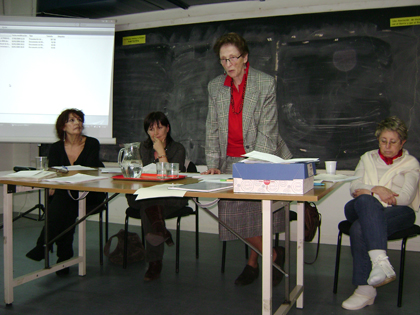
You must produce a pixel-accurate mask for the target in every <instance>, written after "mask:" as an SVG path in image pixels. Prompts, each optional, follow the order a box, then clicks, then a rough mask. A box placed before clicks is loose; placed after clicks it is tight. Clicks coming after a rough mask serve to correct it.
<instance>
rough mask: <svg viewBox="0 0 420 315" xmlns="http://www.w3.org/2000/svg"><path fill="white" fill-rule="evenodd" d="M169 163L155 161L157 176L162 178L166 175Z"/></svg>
mask: <svg viewBox="0 0 420 315" xmlns="http://www.w3.org/2000/svg"><path fill="white" fill-rule="evenodd" d="M168 168H169V163H167V162H157V163H156V176H157V178H160V179H164V178H167V177H168Z"/></svg>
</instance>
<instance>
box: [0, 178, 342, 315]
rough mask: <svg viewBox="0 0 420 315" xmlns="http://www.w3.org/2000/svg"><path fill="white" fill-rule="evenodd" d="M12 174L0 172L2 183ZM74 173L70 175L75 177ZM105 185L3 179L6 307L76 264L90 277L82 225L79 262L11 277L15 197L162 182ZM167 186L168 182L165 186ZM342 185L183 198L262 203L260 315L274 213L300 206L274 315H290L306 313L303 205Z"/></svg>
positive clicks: (82, 210) (268, 309) (131, 188)
mask: <svg viewBox="0 0 420 315" xmlns="http://www.w3.org/2000/svg"><path fill="white" fill-rule="evenodd" d="M8 173H10V172H0V177H2V176H4V175H6V174H8ZM84 173H88V174H91V175H98V173H97V172H95V171H90V172H84ZM71 174H72V172H70V173H69V175H71ZM101 176H105V177H107V179H103V180H98V181H89V182H83V183H78V184H65V183H56V182H45V181H41V182H32V181H26V180H25V181H23V180H10V179H0V184H3V224H4V228H3V235H4V247H3V251H4V292H5V293H4V300H5V303H6V304H12V302H13V300H14V296H13V288H14V287H15V286H18V285H21V284H23V283H26V282H29V281H32V280H34V279H38V278H40V277H43V276H45V275H48V274H50V273H53V272H55V271H57V270H60V269H63V268H66V267H69V266H71V265H75V264H78V267H79V275H80V276H84V275H86V222H85V221H82V222H81V223H80V224H79V228H78V233H79V256H78V257H75V258H72V259H69V260H67V261H64V262H61V263H59V264H55V265H52V266H49V265H48V261H47V262H46V267H45V268H44V269H41V270H38V271H35V272H31V273H29V274H26V275H23V276H20V277H18V278H14V277H13V221H12V220H13V194H15V193H19V192H23V191H28V190H31V189H33V188H36V189H39V188H43V189H45V190H46V193H47V192H48V190H49V189H66V190H76V191H79V194H80V195H81V194H82V193H83V192H106V193H111V194H114V195H113V196H111V198H113V197H115V195H117V194H133V193H134V192H136V191H137V190H138V189H140V188H146V187H150V186H154V185H158V184H160V183H161V182H146V181H131V180H113V179H112V178H111V175H107V174H101ZM197 181H198V180H197V179H194V178H190V177H187V178H185V179H181V180H176V181H174V183H177V184H189V183H195V182H197ZM165 183H167V182H165ZM338 186H339V184H332V183H326V184H325V186H316V187H315V188H314V189H312V190H310V191H309V192H307V193H306V194H304V195H285V194H254V193H252V194H248V193H234V192H233V190H232V189H230V190H224V191H219V192H211V193H208V192H187V193H186V194H185V197H193V198H215V199H244V200H261V203H262V230H263V235H262V238H263V247H262V248H263V253H262V289H263V290H262V314H263V315H268V314H270V315H271V314H273V309H272V295H273V294H272V247H273V237H272V235H273V234H272V218H273V211H274V210H276V209H278V208H279V207H281V206H282V205H283V202H293V201H296V202H297V217H298V218H297V242H296V243H297V244H296V246H297V261H296V286H295V287H294V288H293V289H292V291H291V292H290V291H289V281H290V280H289V279H290V277H289V271H290V263H289V258H290V255H289V237H290V235H289V229H288V222H289V220H288V217H289V214H288V207H286V210H287V211H286V222H287V224H286V246H285V247H286V262H285V268H284V272H285V288H286V290H285V293H286V298H285V301H284V303H283V304H282V305H281V306H280V307H279V309H278V310H276V311H275V313H274V314H275V315H279V314H286V313H287V312H288V311H289V310H290V308H291V307H292V306H293V305H294V304H296V307H298V308H303V302H304V300H303V291H304V234H305V233H304V232H305V231H304V229H305V222H304V220H305V216H304V202H305V201H309V202H317V201H319V200H321V199H322V198H323V197H325V196H326V195H327V194H328V193H330V192H331V191H333V190H334V189H336V188H337V187H338ZM85 215H86V204H85V200H84V199H83V200H80V201H79V218H83V217H84V216H85Z"/></svg>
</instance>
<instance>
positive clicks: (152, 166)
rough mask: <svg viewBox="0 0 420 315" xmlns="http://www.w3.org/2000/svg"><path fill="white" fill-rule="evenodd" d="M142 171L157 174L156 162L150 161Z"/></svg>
mask: <svg viewBox="0 0 420 315" xmlns="http://www.w3.org/2000/svg"><path fill="white" fill-rule="evenodd" d="M142 172H143V173H147V174H156V164H155V163H150V164H148V165H146V166H143V170H142Z"/></svg>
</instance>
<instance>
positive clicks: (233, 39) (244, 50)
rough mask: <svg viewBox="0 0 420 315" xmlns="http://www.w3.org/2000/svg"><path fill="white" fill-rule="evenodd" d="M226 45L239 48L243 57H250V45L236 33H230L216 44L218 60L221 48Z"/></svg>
mask: <svg viewBox="0 0 420 315" xmlns="http://www.w3.org/2000/svg"><path fill="white" fill-rule="evenodd" d="M225 44H232V45H234V46H235V47H236V48H238V50H239V52H240V53H241V55H249V49H248V45H247V43H246V41H245V39H244V38H243V37H242V36H241V35H239V34H236V33H228V34H225V35H222V36H221V37H220V38H219V39H218V40H217V41H216V43H215V44H214V46H213V50H214V52H215V53H216V56H217V59H220V48H221V47H222V46H223V45H225Z"/></svg>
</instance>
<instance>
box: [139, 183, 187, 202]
mask: <svg viewBox="0 0 420 315" xmlns="http://www.w3.org/2000/svg"><path fill="white" fill-rule="evenodd" d="M172 186H175V185H174V184H162V185H155V186H152V187H147V188H140V189H138V190H137V191H136V192H135V193H134V195H137V197H136V200H141V199H148V198H161V197H184V195H185V193H186V191H185V190H169V189H168V187H172Z"/></svg>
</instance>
